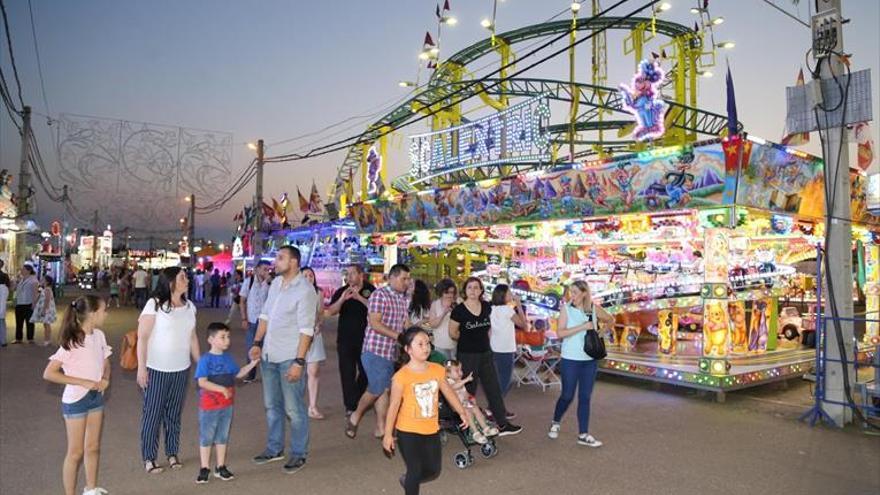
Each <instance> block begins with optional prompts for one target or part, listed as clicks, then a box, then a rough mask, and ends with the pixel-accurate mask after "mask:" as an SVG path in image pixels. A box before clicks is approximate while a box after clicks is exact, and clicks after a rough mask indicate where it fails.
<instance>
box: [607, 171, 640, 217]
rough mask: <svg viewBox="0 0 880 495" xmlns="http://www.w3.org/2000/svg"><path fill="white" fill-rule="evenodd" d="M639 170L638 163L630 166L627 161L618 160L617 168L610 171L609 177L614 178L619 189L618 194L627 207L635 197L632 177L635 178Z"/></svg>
mask: <svg viewBox="0 0 880 495" xmlns="http://www.w3.org/2000/svg"><path fill="white" fill-rule="evenodd" d="M639 170H640V168H639V166H638V165H632V166H630V163H628V162H618V164H617V168H616V169H615V170H614V171H613V172H611V178H612V179H614V183H615V185H617V188H618V189H619V190H620V196H621V198H622V199H623V203H624V204H625V205H626V207H627V208H629V207H630V206H632V203H633V200H635V198H636V192H635V189H634V188H633V179H635V177H636V174H638V173H639Z"/></svg>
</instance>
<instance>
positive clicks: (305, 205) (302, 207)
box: [296, 186, 309, 213]
mask: <svg viewBox="0 0 880 495" xmlns="http://www.w3.org/2000/svg"><path fill="white" fill-rule="evenodd" d="M296 196H297V200H298V201H299V211H301V212H303V213H308V212H309V202H308V201H306V198H305V196H303V194H302V193H301V192H300V190H299V186H297V188H296Z"/></svg>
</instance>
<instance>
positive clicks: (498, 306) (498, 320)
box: [489, 284, 529, 419]
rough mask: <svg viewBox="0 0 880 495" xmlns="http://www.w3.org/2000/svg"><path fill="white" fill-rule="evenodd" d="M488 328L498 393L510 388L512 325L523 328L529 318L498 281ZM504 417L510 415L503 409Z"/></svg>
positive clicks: (505, 392)
mask: <svg viewBox="0 0 880 495" xmlns="http://www.w3.org/2000/svg"><path fill="white" fill-rule="evenodd" d="M490 318H491V320H492V329H491V330H490V332H489V346H490V347H491V348H492V356H493V357H494V358H495V369H496V370H497V371H498V383H499V384H500V385H501V396H502V397H504V396H505V395H507V391H508V390H510V378H511V376H513V359H514V353H515V352H516V327H520V328H527V327H528V325H529V320H528V318H527V317H526V312H525V311H523V307H522V302H521V301H520V299H519V297H517V296H514V295H513V292H511V291H510V287H508V286H507V285H505V284H498V285H496V286H495V289H494V290H493V291H492V314H491V315H490ZM507 415H508V419H513V417H514V414H513V413H512V412H510V411H507Z"/></svg>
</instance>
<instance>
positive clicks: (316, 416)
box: [309, 409, 325, 419]
mask: <svg viewBox="0 0 880 495" xmlns="http://www.w3.org/2000/svg"><path fill="white" fill-rule="evenodd" d="M309 417H310V418H312V419H324V417H325V416H324V415H323V414H321V412H320V411H318V410H317V409H309Z"/></svg>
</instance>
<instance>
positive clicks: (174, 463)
mask: <svg viewBox="0 0 880 495" xmlns="http://www.w3.org/2000/svg"><path fill="white" fill-rule="evenodd" d="M168 467H170V468H171V469H175V470H176V469H180V468H182V467H183V463H182V462H180V459H178V458H177V456H176V455H169V456H168Z"/></svg>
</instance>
